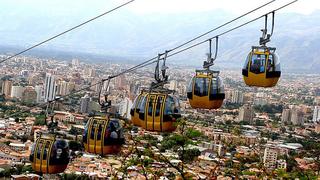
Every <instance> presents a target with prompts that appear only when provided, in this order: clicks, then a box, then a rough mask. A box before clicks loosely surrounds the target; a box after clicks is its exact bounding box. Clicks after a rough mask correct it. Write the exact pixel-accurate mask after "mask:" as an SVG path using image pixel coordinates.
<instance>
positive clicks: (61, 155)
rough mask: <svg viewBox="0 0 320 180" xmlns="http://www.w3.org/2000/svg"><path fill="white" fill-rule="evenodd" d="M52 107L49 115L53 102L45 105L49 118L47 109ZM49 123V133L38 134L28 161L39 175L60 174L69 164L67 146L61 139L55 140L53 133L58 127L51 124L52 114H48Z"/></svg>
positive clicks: (55, 124)
mask: <svg viewBox="0 0 320 180" xmlns="http://www.w3.org/2000/svg"><path fill="white" fill-rule="evenodd" d="M50 106H52V110H51V113H53V110H54V102H49V103H48V105H47V110H46V112H47V115H46V118H47V117H49V113H48V111H49V108H50ZM50 116H51V117H50V118H51V122H50V123H49V124H47V123H46V124H47V126H48V130H49V133H46V134H40V136H39V137H38V138H37V139H36V141H35V143H34V144H33V146H32V148H31V153H30V157H29V160H30V161H31V166H32V169H33V170H34V171H36V172H37V173H41V174H56V173H62V172H64V170H65V169H66V168H67V166H68V163H69V146H68V143H67V142H66V141H65V140H63V139H57V138H56V134H55V132H54V130H55V128H56V127H57V126H58V123H57V122H53V114H50Z"/></svg>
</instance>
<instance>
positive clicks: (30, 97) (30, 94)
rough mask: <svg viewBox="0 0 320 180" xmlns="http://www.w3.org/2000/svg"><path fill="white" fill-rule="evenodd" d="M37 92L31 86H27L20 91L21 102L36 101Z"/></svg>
mask: <svg viewBox="0 0 320 180" xmlns="http://www.w3.org/2000/svg"><path fill="white" fill-rule="evenodd" d="M36 101H37V92H36V91H35V89H34V88H33V87H32V86H27V87H26V88H25V90H24V91H23V93H22V102H25V103H36Z"/></svg>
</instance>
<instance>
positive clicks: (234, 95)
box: [231, 90, 243, 104]
mask: <svg viewBox="0 0 320 180" xmlns="http://www.w3.org/2000/svg"><path fill="white" fill-rule="evenodd" d="M231 102H232V103H237V104H242V103H243V93H242V92H241V91H238V90H236V91H232V92H231Z"/></svg>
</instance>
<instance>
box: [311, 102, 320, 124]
mask: <svg viewBox="0 0 320 180" xmlns="http://www.w3.org/2000/svg"><path fill="white" fill-rule="evenodd" d="M312 121H313V122H320V106H315V107H314V110H313V118H312Z"/></svg>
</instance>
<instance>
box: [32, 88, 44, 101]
mask: <svg viewBox="0 0 320 180" xmlns="http://www.w3.org/2000/svg"><path fill="white" fill-rule="evenodd" d="M34 90H35V91H36V93H37V98H36V103H40V102H44V88H43V86H42V85H37V86H35V87H34Z"/></svg>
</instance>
